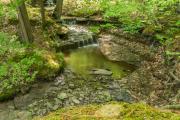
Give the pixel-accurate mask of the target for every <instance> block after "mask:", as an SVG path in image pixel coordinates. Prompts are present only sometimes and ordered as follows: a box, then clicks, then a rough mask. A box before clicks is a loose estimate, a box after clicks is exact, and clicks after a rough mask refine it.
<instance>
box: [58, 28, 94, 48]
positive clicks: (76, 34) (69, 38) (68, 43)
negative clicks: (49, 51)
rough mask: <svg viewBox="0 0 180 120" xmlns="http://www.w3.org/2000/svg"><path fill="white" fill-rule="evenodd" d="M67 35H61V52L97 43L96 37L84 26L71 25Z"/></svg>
mask: <svg viewBox="0 0 180 120" xmlns="http://www.w3.org/2000/svg"><path fill="white" fill-rule="evenodd" d="M67 28H68V29H69V31H68V33H66V35H65V36H64V35H61V34H58V35H59V38H60V39H61V40H60V44H61V45H60V47H59V49H61V50H63V51H64V50H67V49H73V48H78V47H82V46H86V45H89V44H93V43H96V42H97V41H96V39H95V35H94V34H93V33H92V32H90V31H89V30H88V29H87V28H86V27H84V26H77V25H71V26H67Z"/></svg>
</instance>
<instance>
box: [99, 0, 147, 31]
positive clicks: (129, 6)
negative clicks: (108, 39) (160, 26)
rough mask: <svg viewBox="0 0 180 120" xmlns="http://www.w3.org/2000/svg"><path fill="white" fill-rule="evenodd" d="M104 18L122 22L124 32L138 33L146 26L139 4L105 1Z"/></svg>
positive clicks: (121, 0)
mask: <svg viewBox="0 0 180 120" xmlns="http://www.w3.org/2000/svg"><path fill="white" fill-rule="evenodd" d="M102 4H106V5H102V6H104V11H105V12H104V17H105V18H106V19H110V20H117V21H119V22H122V27H123V29H124V31H128V32H130V33H137V32H138V31H139V29H140V28H142V27H143V26H144V21H143V20H142V17H143V13H142V10H141V9H142V7H141V4H140V3H139V2H135V1H124V0H116V1H113V2H109V1H104V2H102Z"/></svg>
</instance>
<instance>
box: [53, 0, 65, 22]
mask: <svg viewBox="0 0 180 120" xmlns="http://www.w3.org/2000/svg"><path fill="white" fill-rule="evenodd" d="M62 7H63V0H57V1H56V8H55V11H54V14H55V16H56V18H57V19H58V20H60V19H61V15H62Z"/></svg>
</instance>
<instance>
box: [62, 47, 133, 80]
mask: <svg viewBox="0 0 180 120" xmlns="http://www.w3.org/2000/svg"><path fill="white" fill-rule="evenodd" d="M65 60H66V63H67V67H68V68H70V69H71V70H72V71H74V72H75V73H78V74H80V75H82V76H85V77H87V76H90V75H89V74H90V71H91V70H92V69H107V70H110V71H111V72H112V73H113V75H112V76H113V77H115V78H122V77H124V76H126V75H128V74H129V73H131V72H132V71H133V70H134V67H133V66H131V65H129V64H127V63H124V62H112V61H109V60H108V59H107V58H106V57H104V56H103V55H102V54H101V52H100V50H99V48H98V45H97V44H94V45H90V46H86V47H82V48H79V49H76V50H69V51H66V52H65Z"/></svg>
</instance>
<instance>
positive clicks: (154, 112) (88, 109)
mask: <svg viewBox="0 0 180 120" xmlns="http://www.w3.org/2000/svg"><path fill="white" fill-rule="evenodd" d="M64 119H68V120H144V119H146V120H152V119H153V120H179V119H180V115H178V114H174V113H171V112H168V111H163V110H159V109H156V108H153V107H150V106H148V105H146V104H143V103H135V104H129V103H117V102H114V103H112V102H111V103H106V104H101V105H87V106H78V107H69V108H63V109H60V110H57V111H55V112H52V113H50V114H49V115H47V116H45V117H38V118H35V119H34V120H64Z"/></svg>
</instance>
